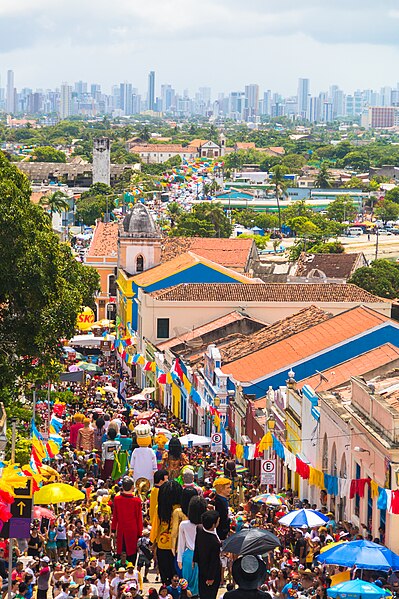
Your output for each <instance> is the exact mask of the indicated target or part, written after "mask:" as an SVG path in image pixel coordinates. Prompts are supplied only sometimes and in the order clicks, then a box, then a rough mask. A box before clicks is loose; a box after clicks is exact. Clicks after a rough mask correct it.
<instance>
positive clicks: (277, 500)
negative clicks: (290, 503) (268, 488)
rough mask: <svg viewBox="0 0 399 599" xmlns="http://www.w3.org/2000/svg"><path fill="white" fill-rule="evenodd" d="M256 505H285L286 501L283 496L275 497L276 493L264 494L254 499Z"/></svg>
mask: <svg viewBox="0 0 399 599" xmlns="http://www.w3.org/2000/svg"><path fill="white" fill-rule="evenodd" d="M252 501H253V502H254V503H264V504H266V505H275V506H279V505H285V499H284V497H282V496H281V495H275V494H274V493H262V494H261V495H256V497H252Z"/></svg>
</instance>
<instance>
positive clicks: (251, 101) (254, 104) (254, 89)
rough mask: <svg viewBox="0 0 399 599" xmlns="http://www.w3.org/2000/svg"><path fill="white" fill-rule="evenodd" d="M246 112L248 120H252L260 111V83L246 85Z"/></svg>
mask: <svg viewBox="0 0 399 599" xmlns="http://www.w3.org/2000/svg"><path fill="white" fill-rule="evenodd" d="M244 110H245V113H244V118H245V120H246V121H252V120H253V119H254V118H255V117H257V115H258V112H259V85H258V84H257V83H251V84H250V85H246V86H245V109H244Z"/></svg>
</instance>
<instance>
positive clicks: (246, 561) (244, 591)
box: [224, 555, 272, 599]
mask: <svg viewBox="0 0 399 599" xmlns="http://www.w3.org/2000/svg"><path fill="white" fill-rule="evenodd" d="M232 571H233V578H234V580H235V582H236V583H237V585H238V589H235V590H234V591H228V592H227V593H225V595H224V599H272V596H271V595H270V593H267V592H265V591H260V590H259V587H260V586H261V585H262V584H263V583H264V582H265V580H266V575H267V568H266V564H265V562H264V561H263V560H261V559H260V558H259V557H257V556H255V555H244V556H242V557H239V558H238V559H236V560H235V561H234V562H233V569H232Z"/></svg>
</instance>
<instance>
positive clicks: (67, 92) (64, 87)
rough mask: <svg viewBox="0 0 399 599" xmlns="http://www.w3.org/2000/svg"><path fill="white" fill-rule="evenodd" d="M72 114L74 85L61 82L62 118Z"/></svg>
mask: <svg viewBox="0 0 399 599" xmlns="http://www.w3.org/2000/svg"><path fill="white" fill-rule="evenodd" d="M71 114H72V86H71V85H68V83H62V84H61V92H60V118H61V119H66V118H68V117H69V116H70V115H71Z"/></svg>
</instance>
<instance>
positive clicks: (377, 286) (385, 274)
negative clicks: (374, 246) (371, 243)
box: [348, 260, 399, 299]
mask: <svg viewBox="0 0 399 599" xmlns="http://www.w3.org/2000/svg"><path fill="white" fill-rule="evenodd" d="M348 282H349V283H353V284H354V285H357V286H358V287H361V288H362V289H365V290H366V291H369V292H370V293H373V294H374V295H378V296H380V297H385V298H389V299H395V298H397V297H398V294H399V266H398V265H397V264H395V263H393V262H389V261H388V260H375V261H374V262H372V263H371V264H370V266H363V267H362V268H358V270H356V271H355V272H354V273H353V275H352V277H351V278H350V280H349V281H348Z"/></svg>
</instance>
